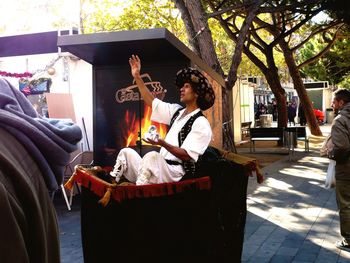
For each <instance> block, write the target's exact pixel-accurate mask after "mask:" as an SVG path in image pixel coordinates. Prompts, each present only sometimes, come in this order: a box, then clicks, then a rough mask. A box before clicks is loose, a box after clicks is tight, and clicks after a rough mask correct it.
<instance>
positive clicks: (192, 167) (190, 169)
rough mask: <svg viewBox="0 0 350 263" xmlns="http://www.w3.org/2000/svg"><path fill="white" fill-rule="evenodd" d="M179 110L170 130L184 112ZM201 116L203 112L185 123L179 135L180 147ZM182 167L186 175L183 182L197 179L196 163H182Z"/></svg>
mask: <svg viewBox="0 0 350 263" xmlns="http://www.w3.org/2000/svg"><path fill="white" fill-rule="evenodd" d="M182 109H183V108H181V109H178V110H177V111H176V112H175V113H174V115H173V117H172V118H171V121H170V125H169V129H170V128H171V126H172V125H173V124H174V121H175V120H176V118H177V117H178V116H179V114H180V111H181V110H182ZM200 116H204V115H203V113H202V111H199V112H197V113H196V114H194V115H193V116H191V117H190V118H189V120H188V121H187V122H186V123H185V125H184V126H183V127H182V128H181V130H180V132H179V134H178V142H179V147H181V145H182V144H183V142H184V141H185V139H186V137H187V135H188V134H189V133H190V132H191V129H192V125H193V123H194V121H195V120H196V119H197V118H198V117H200ZM182 166H183V167H184V170H185V175H184V176H183V178H182V180H184V179H189V178H194V177H195V172H196V163H195V162H194V161H183V162H182Z"/></svg>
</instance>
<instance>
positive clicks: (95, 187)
mask: <svg viewBox="0 0 350 263" xmlns="http://www.w3.org/2000/svg"><path fill="white" fill-rule="evenodd" d="M73 180H74V181H75V182H77V183H79V184H81V185H82V186H83V187H85V188H87V189H90V191H92V192H93V193H94V194H96V195H97V196H99V197H101V198H102V197H105V194H106V192H107V190H108V189H112V190H110V191H111V197H112V198H113V199H114V200H115V201H117V202H122V201H123V200H127V199H135V198H149V197H162V196H168V195H174V194H178V193H181V192H184V191H186V190H195V191H202V190H210V189H211V183H210V178H209V176H206V177H201V178H197V179H190V180H185V181H180V182H176V183H163V184H151V185H142V186H137V185H128V186H116V185H114V184H110V183H107V182H105V181H103V180H101V179H100V178H98V177H96V176H94V175H92V174H90V173H89V172H87V171H85V170H76V173H75V176H74V178H73ZM105 200H109V199H104V201H102V203H103V204H105Z"/></svg>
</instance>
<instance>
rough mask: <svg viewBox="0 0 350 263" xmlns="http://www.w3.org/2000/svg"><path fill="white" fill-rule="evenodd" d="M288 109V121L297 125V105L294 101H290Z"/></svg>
mask: <svg viewBox="0 0 350 263" xmlns="http://www.w3.org/2000/svg"><path fill="white" fill-rule="evenodd" d="M287 109H288V122H289V123H290V124H292V123H293V125H295V117H296V115H297V107H296V106H295V105H294V104H293V103H291V102H289V104H288V108H287Z"/></svg>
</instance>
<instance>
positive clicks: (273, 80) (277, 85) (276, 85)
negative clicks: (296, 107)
mask: <svg viewBox="0 0 350 263" xmlns="http://www.w3.org/2000/svg"><path fill="white" fill-rule="evenodd" d="M265 78H266V81H267V83H268V84H269V86H270V89H271V91H272V92H273V94H274V95H275V98H276V102H277V113H278V118H277V126H278V127H287V124H288V115H287V99H286V92H285V90H284V89H283V87H282V85H281V81H280V79H279V76H278V73H277V72H276V71H275V72H274V71H269V72H268V73H266V74H265Z"/></svg>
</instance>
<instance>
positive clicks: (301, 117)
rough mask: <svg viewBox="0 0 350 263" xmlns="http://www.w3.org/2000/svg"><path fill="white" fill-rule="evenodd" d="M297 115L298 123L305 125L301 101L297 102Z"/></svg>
mask: <svg viewBox="0 0 350 263" xmlns="http://www.w3.org/2000/svg"><path fill="white" fill-rule="evenodd" d="M298 117H299V122H300V125H301V126H305V125H306V116H305V111H304V106H303V104H301V103H300V104H299V109H298Z"/></svg>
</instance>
